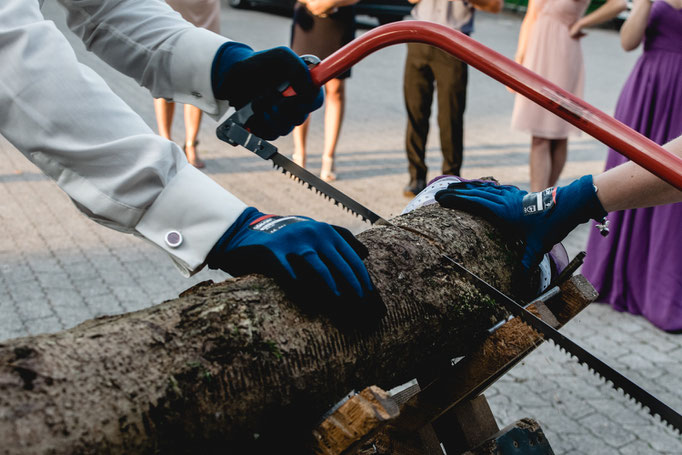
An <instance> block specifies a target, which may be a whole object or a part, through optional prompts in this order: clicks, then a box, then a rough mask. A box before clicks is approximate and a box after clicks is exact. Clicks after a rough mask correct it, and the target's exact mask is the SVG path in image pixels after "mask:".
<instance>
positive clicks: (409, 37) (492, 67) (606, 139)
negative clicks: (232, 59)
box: [287, 21, 682, 190]
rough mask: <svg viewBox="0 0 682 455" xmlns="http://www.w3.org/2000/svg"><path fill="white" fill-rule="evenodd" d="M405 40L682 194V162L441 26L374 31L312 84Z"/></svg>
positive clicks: (326, 63)
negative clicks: (434, 50) (440, 53)
mask: <svg viewBox="0 0 682 455" xmlns="http://www.w3.org/2000/svg"><path fill="white" fill-rule="evenodd" d="M408 42H409V43H425V44H431V45H433V46H436V47H438V48H440V49H442V50H444V51H446V52H449V53H450V54H452V55H454V56H455V57H457V58H458V59H460V60H462V61H463V62H465V63H467V64H469V65H470V66H472V67H474V68H476V69H478V70H480V71H481V72H483V73H485V74H487V75H488V76H490V77H492V78H493V79H496V80H498V81H499V82H501V83H503V84H504V85H506V86H508V87H510V88H511V89H513V90H514V91H516V92H517V93H520V94H522V95H524V96H525V97H527V98H529V99H530V100H532V101H534V102H536V103H537V104H539V105H540V106H542V107H544V108H545V109H547V110H549V111H551V112H553V113H554V114H556V115H558V116H559V117H561V118H563V119H565V120H567V121H568V122H570V123H572V124H573V125H575V126H576V127H578V128H580V129H581V130H583V131H584V132H586V133H587V134H589V135H591V136H592V137H594V138H595V139H598V140H599V141H601V142H603V143H604V144H606V145H607V146H609V147H611V148H612V149H614V150H617V151H618V152H620V153H622V154H623V155H625V156H626V157H628V158H629V159H631V160H632V161H634V162H636V163H637V164H639V165H640V166H642V167H644V168H646V169H647V170H648V171H650V172H652V173H653V174H656V175H657V176H658V177H660V178H662V179H663V180H665V181H666V182H668V183H670V184H671V185H673V186H675V187H676V188H677V189H679V190H682V158H680V157H678V156H676V155H673V154H672V153H670V152H668V151H667V150H665V149H664V148H663V147H661V146H660V145H658V144H656V143H655V142H653V141H652V140H650V139H648V138H646V137H644V136H642V135H641V134H639V133H638V132H636V131H634V130H632V129H631V128H629V127H627V126H625V125H624V124H622V123H621V122H619V121H617V120H615V119H614V118H613V117H611V116H609V115H607V114H605V113H603V112H602V111H600V110H599V109H597V108H595V107H594V106H592V105H590V104H588V103H586V102H585V101H583V100H581V99H580V98H578V97H576V96H575V95H573V94H571V93H569V92H567V91H566V90H564V89H562V88H559V87H558V86H556V85H555V84H553V83H551V82H549V81H548V80H547V79H545V78H543V77H541V76H539V75H537V74H535V73H533V72H532V71H530V70H528V69H527V68H524V67H523V66H521V65H519V64H518V63H516V62H514V61H513V60H510V59H509V58H507V57H505V56H504V55H502V54H499V53H497V52H495V51H493V50H492V49H490V48H488V47H486V46H484V45H483V44H481V43H479V42H477V41H475V40H473V39H471V38H469V37H468V36H466V35H465V34H463V33H460V32H458V31H455V30H453V29H451V28H448V27H445V26H443V25H439V24H435V23H433V22H426V21H401V22H394V23H392V24H387V25H382V26H379V27H376V28H374V29H372V30H370V31H369V32H367V33H365V34H364V35H362V36H360V37H359V38H356V39H355V40H353V41H351V42H350V43H348V44H346V45H345V46H343V47H342V48H341V49H339V50H337V51H336V52H334V53H333V54H332V55H330V56H329V57H327V58H326V59H324V60H323V61H322V62H321V63H320V64H319V65H317V66H315V67H313V68H312V69H311V70H310V74H311V76H312V79H313V82H314V83H315V84H316V85H318V86H322V85H323V84H324V83H326V82H327V81H329V80H330V79H333V78H334V77H336V76H337V75H339V74H341V73H343V72H344V71H346V70H348V69H349V68H350V67H352V66H353V65H355V64H356V63H357V62H358V61H360V60H362V59H363V58H364V57H366V56H367V55H369V54H371V53H372V52H375V51H377V50H379V49H382V48H384V47H386V46H390V45H393V44H400V43H408ZM287 94H293V93H291V92H288V93H287Z"/></svg>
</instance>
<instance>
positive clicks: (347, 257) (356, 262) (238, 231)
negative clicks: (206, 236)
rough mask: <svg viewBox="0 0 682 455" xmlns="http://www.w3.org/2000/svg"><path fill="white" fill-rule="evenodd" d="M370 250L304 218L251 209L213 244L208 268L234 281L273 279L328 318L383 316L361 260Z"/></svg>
mask: <svg viewBox="0 0 682 455" xmlns="http://www.w3.org/2000/svg"><path fill="white" fill-rule="evenodd" d="M367 255H368V251H367V248H366V247H365V246H364V245H363V244H362V243H361V242H360V241H359V240H358V239H356V238H355V236H353V234H351V232H350V231H348V230H347V229H344V228H342V227H338V226H332V225H329V224H326V223H321V222H319V221H315V220H313V219H311V218H308V217H303V216H276V215H265V214H263V213H261V212H259V211H258V210H256V209H255V208H253V207H249V208H247V209H246V210H244V212H243V213H242V214H241V215H240V216H239V218H238V219H237V221H235V222H234V224H232V226H230V228H229V229H228V230H227V232H225V234H223V236H222V237H221V238H220V240H218V243H216V244H215V246H214V247H213V249H212V250H211V252H210V253H209V255H208V257H207V258H206V262H207V264H208V266H209V267H210V268H212V269H222V270H223V271H225V272H227V273H229V274H231V275H233V276H241V275H246V274H249V273H260V274H263V275H266V276H270V277H272V278H274V279H275V280H276V281H277V282H278V284H279V285H280V286H282V288H283V289H284V290H285V291H287V292H289V293H290V294H291V295H292V296H293V297H294V298H295V300H298V301H301V300H303V301H304V302H305V303H308V302H312V303H313V304H314V305H316V306H317V307H318V308H319V307H320V305H329V307H328V308H325V310H326V312H327V313H339V311H345V310H350V311H353V310H361V311H363V312H370V313H371V312H374V313H377V314H380V313H382V312H383V311H384V307H383V303H382V302H381V301H380V299H379V297H378V293H377V292H376V290H375V288H374V285H373V284H372V280H371V279H370V277H369V273H368V272H367V268H366V267H365V264H364V263H363V262H362V259H363V258H365V257H367Z"/></svg>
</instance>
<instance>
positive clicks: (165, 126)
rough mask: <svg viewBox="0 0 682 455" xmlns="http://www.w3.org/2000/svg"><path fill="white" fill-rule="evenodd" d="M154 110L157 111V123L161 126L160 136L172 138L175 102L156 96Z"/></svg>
mask: <svg viewBox="0 0 682 455" xmlns="http://www.w3.org/2000/svg"><path fill="white" fill-rule="evenodd" d="M154 112H155V113H156V124H157V126H158V128H159V136H161V137H165V138H166V139H168V140H170V138H171V127H172V126H173V114H174V113H175V103H173V102H169V101H166V100H165V99H163V98H154Z"/></svg>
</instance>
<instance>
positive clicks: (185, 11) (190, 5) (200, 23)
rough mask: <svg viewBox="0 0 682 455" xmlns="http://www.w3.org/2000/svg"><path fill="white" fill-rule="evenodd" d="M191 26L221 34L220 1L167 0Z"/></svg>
mask: <svg viewBox="0 0 682 455" xmlns="http://www.w3.org/2000/svg"><path fill="white" fill-rule="evenodd" d="M166 3H168V5H169V6H170V7H171V8H173V9H174V10H175V11H177V12H178V13H180V14H181V15H182V17H183V18H184V19H185V20H186V21H187V22H189V23H190V24H193V25H196V26H197V27H201V28H205V29H208V30H210V31H212V32H215V33H220V0H166Z"/></svg>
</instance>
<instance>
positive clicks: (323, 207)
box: [0, 0, 682, 455]
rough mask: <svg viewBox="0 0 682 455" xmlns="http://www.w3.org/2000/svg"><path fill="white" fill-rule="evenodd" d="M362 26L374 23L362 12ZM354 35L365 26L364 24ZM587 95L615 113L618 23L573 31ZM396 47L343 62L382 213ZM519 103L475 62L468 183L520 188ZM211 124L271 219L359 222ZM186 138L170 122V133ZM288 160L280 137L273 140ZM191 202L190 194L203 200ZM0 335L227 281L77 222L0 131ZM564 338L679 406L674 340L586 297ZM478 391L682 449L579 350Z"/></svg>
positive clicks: (388, 207)
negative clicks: (515, 122)
mask: <svg viewBox="0 0 682 455" xmlns="http://www.w3.org/2000/svg"><path fill="white" fill-rule="evenodd" d="M44 12H45V14H46V16H47V17H48V18H50V19H52V20H54V21H55V23H56V24H57V26H58V27H60V28H61V29H64V30H65V26H64V15H63V12H62V10H61V9H60V7H59V6H57V4H56V2H55V1H54V0H46V2H45V6H44ZM361 20H363V21H364V22H365V23H367V24H368V25H370V21H369V20H367V19H366V18H361ZM520 20H521V17H520V16H519V15H515V14H511V13H508V12H505V13H502V14H500V15H489V14H478V16H477V24H476V31H475V33H474V35H473V36H474V38H476V39H477V40H479V41H481V42H482V43H484V44H486V45H487V46H490V47H492V48H493V49H495V50H497V51H498V52H500V53H502V54H503V55H506V56H510V57H511V56H513V54H514V51H515V45H516V37H517V33H518V29H519V26H520ZM222 26H223V32H224V34H225V35H226V36H229V37H231V38H233V39H236V40H242V41H246V42H248V43H250V44H252V45H253V46H254V48H257V49H263V48H267V47H272V46H275V45H282V44H284V45H286V44H287V43H288V39H289V35H288V34H289V27H290V20H289V19H288V18H287V17H284V16H281V15H276V14H271V13H266V12H262V11H248V10H247V11H243V10H234V9H229V8H227V7H225V8H224V9H223V12H222ZM365 31H366V28H361V29H360V30H359V33H364V32H365ZM66 33H67V36H68V38H69V39H70V41H71V42H72V43H73V45H74V48H75V50H76V53H77V55H78V57H79V59H80V60H81V61H82V62H84V63H86V64H88V65H90V66H92V67H93V68H94V69H95V70H96V71H97V72H99V73H100V74H101V75H102V76H103V77H104V78H105V80H107V82H108V83H109V84H110V85H111V87H112V88H113V90H114V91H115V92H116V93H118V94H119V96H121V97H122V98H123V99H124V100H125V101H126V102H127V103H128V104H130V105H131V106H132V107H133V108H134V109H135V110H136V111H137V112H138V113H139V114H140V115H141V116H142V118H143V119H144V120H145V121H147V122H148V123H149V125H150V126H152V127H153V126H154V114H153V107H152V101H151V98H150V96H149V94H148V92H147V91H146V90H145V89H142V88H140V87H138V86H137V85H135V84H134V82H132V81H131V80H130V79H128V78H127V77H125V76H122V75H120V74H118V73H116V72H114V71H112V70H110V69H109V68H108V67H107V66H106V65H105V64H103V63H102V62H100V61H99V60H98V59H97V58H96V57H94V56H92V55H91V54H89V53H87V52H86V51H85V50H84V49H83V46H82V44H80V43H79V42H78V41H77V40H76V39H75V38H74V37H73V36H72V35H70V34H69V32H66ZM583 48H584V50H585V61H586V66H587V90H586V93H585V98H586V100H587V101H588V102H590V103H592V104H594V105H595V106H597V107H599V108H601V109H602V110H604V111H605V112H608V113H611V112H612V111H613V106H615V102H616V99H617V96H618V91H619V90H620V87H622V84H623V82H624V80H625V78H626V77H627V74H628V72H629V70H630V68H631V67H632V64H633V62H634V60H635V59H636V57H637V54H638V52H635V53H631V54H625V53H624V52H622V51H621V50H620V47H619V44H618V35H617V32H615V31H614V30H608V29H598V30H592V31H590V33H589V35H588V36H587V37H586V38H584V40H583ZM404 58H405V47H404V46H393V47H390V48H387V49H384V50H382V51H380V52H378V53H376V54H373V55H371V56H369V57H367V58H366V59H365V60H363V61H362V62H360V63H359V64H358V65H356V66H355V67H354V68H353V77H352V78H351V79H350V80H349V81H348V87H347V96H348V104H347V113H346V121H345V123H344V127H343V134H342V138H341V141H340V144H339V148H338V164H337V171H338V174H339V176H340V180H339V181H338V183H337V186H338V187H339V188H340V189H341V190H342V191H345V192H347V193H348V194H350V195H352V196H354V197H356V198H357V199H358V200H359V201H360V202H362V203H365V204H367V205H368V206H370V207H371V208H372V209H374V210H376V211H377V212H379V213H381V214H383V215H384V216H393V215H397V214H399V213H400V211H401V210H402V209H403V207H404V206H405V205H406V203H407V202H408V201H407V200H406V199H405V198H404V197H403V196H402V191H401V190H402V187H403V186H404V185H405V184H406V183H407V173H406V159H405V156H404V149H403V134H404V126H405V113H404V108H403V105H402V66H403V63H404ZM512 104H513V96H512V95H511V94H509V93H508V92H507V91H506V90H505V89H504V88H503V86H502V85H500V84H499V83H498V82H496V81H493V80H492V79H490V78H488V77H487V76H485V75H483V74H481V73H480V72H478V71H476V70H471V73H470V83H469V97H468V105H467V114H466V141H465V142H466V152H465V165H464V169H463V176H464V177H469V178H472V177H480V176H483V175H494V176H495V177H497V178H498V179H499V180H500V181H504V182H507V183H514V184H517V185H519V186H521V187H524V188H527V185H528V169H527V159H528V158H527V157H528V143H529V138H528V137H527V136H526V135H525V134H523V133H519V132H514V131H512V130H511V129H510V128H509V117H510V113H511V108H512ZM321 124H322V114H321V113H320V112H318V113H316V114H315V115H314V116H313V124H312V128H311V132H310V138H309V149H310V158H309V167H310V168H311V169H313V170H314V169H316V168H319V166H320V155H321V148H322V139H323V138H322V128H321ZM215 126H216V123H215V122H214V121H213V120H212V119H206V120H205V121H204V123H203V126H202V131H201V135H200V141H201V146H200V150H201V151H202V153H203V157H204V158H205V159H206V163H207V167H206V172H207V173H208V174H209V175H210V176H211V177H212V178H214V179H215V180H216V181H217V182H219V183H220V184H221V185H223V186H225V187H226V188H228V189H230V190H231V191H233V192H234V193H235V194H236V195H237V196H238V197H240V198H242V199H243V200H244V201H246V202H247V203H249V204H252V205H254V206H257V207H259V208H260V209H261V210H263V211H265V212H271V213H299V214H303V215H308V216H313V217H315V218H317V219H321V220H324V221H327V222H332V223H335V224H340V225H345V226H348V227H349V228H351V229H352V230H354V231H355V232H358V231H360V230H362V229H365V228H366V227H367V226H365V225H364V224H363V223H361V222H360V221H358V220H357V218H355V217H353V216H351V215H348V214H346V213H345V212H343V211H340V210H338V209H336V208H335V207H334V206H333V205H331V204H329V203H327V202H326V201H325V200H324V199H322V198H319V197H317V196H315V195H314V193H312V192H310V191H308V190H306V189H304V188H303V187H301V186H299V185H297V184H295V183H293V182H292V181H291V180H289V179H288V178H286V177H285V176H282V175H281V174H278V173H276V172H273V171H272V170H271V167H270V166H269V165H268V164H267V163H266V162H263V161H261V160H259V159H257V158H255V157H253V156H250V154H249V153H248V152H246V151H243V150H237V149H233V148H231V147H229V146H226V145H225V144H223V143H221V142H220V141H218V140H217V139H216V138H215V135H214V133H213V131H214V129H215ZM174 131H175V133H176V138H175V139H176V140H177V141H178V142H180V143H181V142H182V141H183V137H182V127H181V119H180V116H178V118H177V123H176V126H175V129H174ZM431 136H432V137H431V138H430V140H429V150H428V152H427V155H428V164H429V166H430V169H431V172H430V176H436V175H438V168H439V167H440V156H439V155H440V151H439V144H438V137H437V127H436V125H435V115H434V126H433V134H432V135H431ZM276 145H278V146H279V147H280V149H281V151H283V152H284V153H288V154H290V153H291V151H292V142H291V139H290V138H288V137H287V138H282V139H279V140H278V141H276ZM604 157H605V147H604V146H602V145H601V144H599V143H598V142H597V141H595V140H593V139H591V138H589V137H587V136H585V135H583V136H581V137H579V138H575V139H571V141H570V143H569V162H568V164H567V166H566V170H565V171H564V174H563V175H562V182H564V183H565V182H567V181H569V180H570V179H573V178H575V177H578V176H580V175H583V174H584V173H596V172H599V171H600V170H601V168H602V166H603V160H604ZM199 202H200V201H199ZM0 226H1V227H2V234H3V235H1V236H0V340H3V339H8V338H13V337H20V336H26V335H32V334H37V333H43V332H53V331H58V330H62V329H66V328H69V327H73V326H74V325H76V324H78V323H80V322H82V321H84V320H86V319H89V318H92V317H95V316H98V315H103V314H114V313H121V312H126V311H134V310H137V309H141V308H144V307H147V306H150V305H154V304H158V303H161V302H163V301H164V300H167V299H171V298H173V297H175V296H177V294H178V293H179V292H180V291H182V290H184V289H186V288H188V287H190V286H191V285H193V284H194V283H196V282H199V281H202V280H207V279H212V280H215V281H218V280H222V279H225V278H226V277H227V275H225V274H224V273H221V272H215V271H208V270H204V271H202V272H200V273H199V274H197V275H196V276H194V277H193V278H191V279H185V278H183V277H182V276H181V275H180V274H179V273H178V272H176V270H175V269H174V267H173V266H172V265H171V263H170V261H169V260H168V259H167V258H166V257H165V256H164V254H163V253H161V252H160V251H158V250H156V249H155V248H154V247H152V246H150V245H148V244H147V243H145V242H143V241H141V240H139V239H137V238H134V237H132V236H126V235H122V234H120V233H118V232H114V231H111V230H108V229H106V228H104V227H101V226H99V225H97V224H95V223H93V222H91V221H89V220H87V219H86V218H85V217H84V216H82V215H81V214H80V213H79V212H78V211H77V210H76V209H75V208H74V206H73V205H72V204H71V203H70V201H69V199H68V198H67V197H66V196H65V195H64V193H62V192H61V191H60V190H59V189H58V188H57V186H56V185H55V184H54V183H53V182H51V181H50V180H48V179H47V178H46V177H44V176H43V175H42V174H41V173H40V172H39V170H38V169H37V168H36V167H35V166H33V165H32V164H31V163H30V162H29V161H28V160H26V159H25V158H24V157H23V156H22V155H21V154H20V153H18V152H17V151H16V150H15V149H14V148H13V147H12V146H11V145H10V144H9V143H7V142H6V141H4V140H2V139H0ZM588 230H589V228H588V227H582V228H579V229H577V230H576V231H574V232H573V233H572V234H571V235H570V236H569V238H568V239H567V240H566V242H565V244H566V246H567V248H568V250H569V252H570V253H571V255H574V254H575V253H577V252H578V251H580V250H582V249H584V247H585V243H586V239H587V235H588ZM562 331H563V332H564V333H565V334H567V335H569V336H570V337H571V338H573V339H574V340H577V341H578V342H579V343H580V344H581V345H583V346H584V347H585V348H587V349H589V350H590V351H591V352H593V353H594V354H596V355H598V356H599V357H601V358H602V359H604V360H606V361H607V362H609V363H610V364H611V365H612V366H614V367H616V368H617V369H618V370H620V371H621V372H623V373H625V374H626V375H627V376H629V377H630V378H632V379H633V380H635V381H636V382H638V383H639V384H641V385H642V386H644V387H645V388H646V389H647V390H649V391H650V392H652V393H654V394H655V395H657V396H659V397H660V398H661V399H662V400H663V401H665V402H666V403H668V404H669V405H670V406H672V407H673V408H675V409H678V410H682V338H681V337H680V336H679V335H671V334H667V333H664V332H661V331H660V330H658V329H656V328H655V327H653V326H652V325H651V324H649V323H648V322H647V321H646V320H644V319H642V318H639V317H636V316H632V315H629V314H623V313H618V312H616V311H614V310H612V309H611V308H610V307H608V306H606V305H602V304H593V305H590V306H589V307H588V308H587V309H586V310H585V311H584V312H583V314H581V315H579V316H578V317H577V318H575V319H574V320H573V321H571V322H570V323H569V324H568V325H567V326H566V327H565V329H562ZM486 395H487V397H488V399H489V401H490V403H491V406H492V408H493V412H494V414H495V416H496V418H497V419H498V422H499V424H500V426H505V425H507V424H510V423H513V422H514V421H515V420H517V419H520V418H522V417H533V418H535V419H537V420H538V421H539V422H540V423H541V425H542V427H543V429H544V430H545V432H546V434H547V436H548V438H549V441H550V443H551V444H552V447H553V449H554V451H555V453H557V454H590V455H592V454H622V455H629V454H679V453H682V442H681V440H680V438H679V436H678V435H676V434H675V433H673V432H672V431H670V430H669V429H667V428H665V427H664V426H663V425H661V424H660V423H658V422H657V421H656V420H654V419H653V418H651V417H649V416H648V414H646V413H645V412H644V411H642V410H640V409H638V407H637V406H636V405H635V404H633V403H632V402H630V401H629V400H628V399H627V398H626V397H624V396H623V395H622V394H621V393H620V392H617V391H615V390H613V389H611V388H610V387H609V386H608V385H606V384H604V383H603V382H602V381H601V380H600V379H598V378H596V377H595V376H593V375H592V374H591V373H590V372H589V371H588V370H587V369H585V368H584V367H582V366H580V365H578V364H577V362H575V361H574V360H573V359H571V358H569V357H567V356H566V355H564V354H563V353H562V352H560V351H559V350H558V349H557V348H555V347H553V346H551V345H543V346H541V347H540V348H538V349H537V350H536V351H535V352H533V353H532V354H531V355H530V356H529V357H527V358H526V360H525V361H524V362H522V363H521V364H519V365H518V366H516V367H515V368H513V369H512V370H511V371H510V372H509V373H508V374H507V375H505V376H504V377H503V378H501V379H500V380H499V381H498V382H496V383H495V384H494V385H493V386H492V387H491V388H490V389H488V391H487V392H486Z"/></svg>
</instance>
